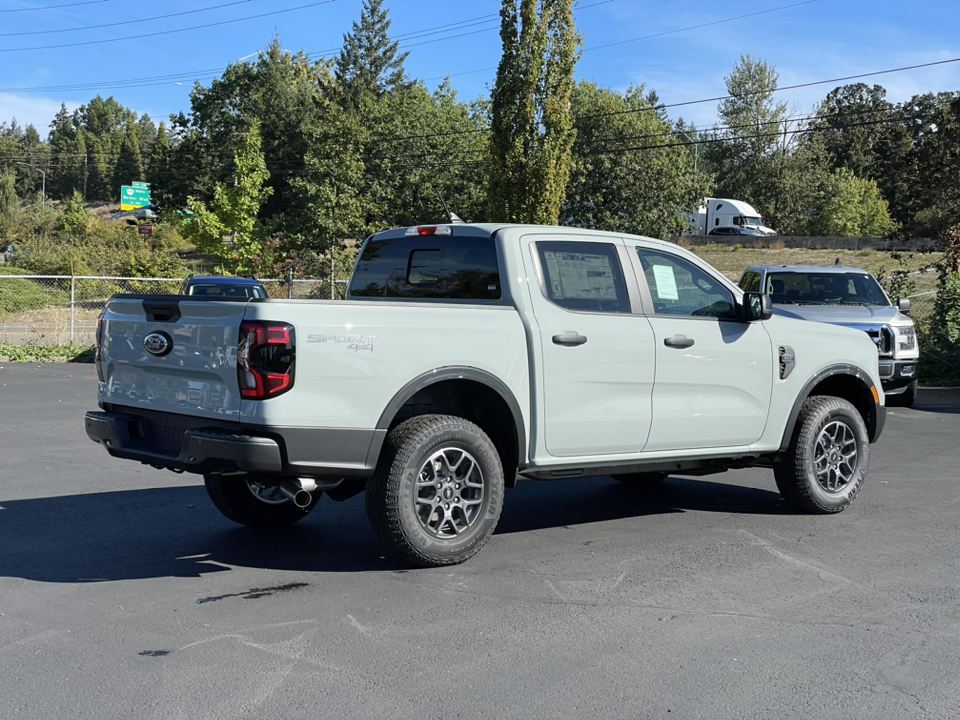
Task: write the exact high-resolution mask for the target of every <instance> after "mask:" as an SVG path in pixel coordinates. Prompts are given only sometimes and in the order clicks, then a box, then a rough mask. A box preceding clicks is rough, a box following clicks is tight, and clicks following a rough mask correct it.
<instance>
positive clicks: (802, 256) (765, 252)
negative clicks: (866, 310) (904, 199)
mask: <svg viewBox="0 0 960 720" xmlns="http://www.w3.org/2000/svg"><path fill="white" fill-rule="evenodd" d="M781 244H782V241H781ZM688 249H689V250H690V251H691V252H693V253H696V255H698V256H699V257H701V258H703V259H704V260H706V261H707V262H708V263H710V264H711V265H713V266H714V267H715V268H716V269H717V270H719V271H720V272H722V273H723V274H724V275H726V276H727V277H728V278H730V279H731V280H733V281H734V282H737V281H738V280H740V276H741V275H743V271H744V270H746V269H747V268H748V267H751V266H753V265H833V264H838V265H849V266H850V267H859V268H863V269H864V270H868V271H869V272H871V273H873V274H874V275H878V274H879V273H881V272H882V271H886V272H890V271H891V270H906V271H908V272H919V271H922V270H924V269H925V268H929V267H930V266H931V265H933V264H934V263H935V262H936V261H937V260H939V259H940V258H941V256H942V255H943V253H940V252H925V253H919V252H918V253H900V255H901V257H903V259H904V262H905V263H906V264H905V265H903V266H901V265H899V264H898V263H897V261H895V260H893V259H892V258H891V256H890V253H887V252H877V251H873V252H869V253H865V252H864V251H863V250H829V249H827V250H819V249H810V248H784V247H779V248H772V247H771V248H752V247H742V246H737V249H736V251H734V252H732V251H731V249H730V248H729V247H728V246H726V245H695V246H692V247H689V248H688ZM837 260H839V262H837ZM914 277H915V279H916V281H917V289H918V291H920V290H925V289H927V288H926V287H924V286H925V285H927V284H929V285H931V286H932V287H935V286H936V282H937V274H936V272H934V271H930V272H926V273H922V274H920V275H917V276H914ZM927 279H928V280H929V283H927V282H924V281H925V280H927ZM931 289H932V288H931Z"/></svg>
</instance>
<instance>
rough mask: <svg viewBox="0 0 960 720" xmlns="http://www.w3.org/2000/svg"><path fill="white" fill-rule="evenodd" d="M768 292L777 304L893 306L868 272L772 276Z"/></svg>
mask: <svg viewBox="0 0 960 720" xmlns="http://www.w3.org/2000/svg"><path fill="white" fill-rule="evenodd" d="M766 292H767V294H768V295H770V299H771V300H773V302H774V303H826V304H838V303H847V304H856V305H882V306H885V307H889V305H890V300H889V299H888V298H887V296H886V294H885V293H884V292H883V288H881V287H880V283H878V282H877V281H876V279H875V278H874V277H873V275H870V274H869V273H853V272H850V273H818V272H809V273H801V272H782V273H770V274H769V275H767V287H766Z"/></svg>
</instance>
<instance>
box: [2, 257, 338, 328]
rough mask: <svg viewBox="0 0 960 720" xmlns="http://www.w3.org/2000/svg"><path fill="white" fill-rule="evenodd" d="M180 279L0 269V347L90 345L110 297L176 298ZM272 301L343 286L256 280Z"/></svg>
mask: <svg viewBox="0 0 960 720" xmlns="http://www.w3.org/2000/svg"><path fill="white" fill-rule="evenodd" d="M183 280H184V278H132V277H93V276H86V275H10V274H4V272H3V269H2V268H0V344H8V345H21V346H26V345H41V346H43V345H93V343H94V334H95V333H96V329H97V316H98V315H99V314H100V312H101V311H102V310H103V307H104V305H105V304H106V302H107V300H109V299H110V296H111V295H114V294H116V293H136V294H142V295H176V294H177V293H179V292H180V287H181V285H182V284H183ZM260 282H262V283H263V286H264V287H265V288H266V290H267V293H268V294H269V295H270V297H272V298H294V299H301V300H321V299H327V300H329V299H331V298H333V299H342V298H343V297H345V295H346V281H345V280H337V281H335V282H333V283H332V284H331V282H330V280H301V279H294V280H291V281H288V280H283V279H266V280H261V281H260Z"/></svg>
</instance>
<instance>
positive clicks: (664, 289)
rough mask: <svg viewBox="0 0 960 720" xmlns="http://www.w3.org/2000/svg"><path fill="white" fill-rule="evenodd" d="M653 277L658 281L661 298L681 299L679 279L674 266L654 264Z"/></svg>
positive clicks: (658, 293) (658, 291)
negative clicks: (675, 275) (676, 276)
mask: <svg viewBox="0 0 960 720" xmlns="http://www.w3.org/2000/svg"><path fill="white" fill-rule="evenodd" d="M653 277H654V279H655V280H656V281H657V295H658V296H659V297H660V299H661V300H679V299H680V293H679V292H677V279H676V278H675V277H674V276H673V268H672V267H670V266H669V265H654V266H653Z"/></svg>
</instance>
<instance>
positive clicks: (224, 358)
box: [100, 295, 246, 421]
mask: <svg viewBox="0 0 960 720" xmlns="http://www.w3.org/2000/svg"><path fill="white" fill-rule="evenodd" d="M245 307H246V302H229V301H219V302H208V301H201V300H190V299H187V298H186V297H184V296H176V295H167V296H157V295H154V296H143V295H139V296H137V295H127V296H124V295H118V296H114V297H113V298H112V299H111V300H110V302H109V303H108V304H107V308H106V310H105V311H104V314H103V317H102V326H101V330H100V332H101V348H100V358H101V369H102V372H103V381H102V384H101V387H100V391H101V392H100V398H101V401H102V402H103V403H108V404H115V405H121V406H125V407H130V408H140V409H143V410H155V411H162V412H172V413H178V414H182V415H190V416H194V417H206V418H210V419H216V420H220V421H238V420H239V414H240V392H239V385H238V380H237V340H238V336H239V332H240V323H241V322H242V320H243V314H244V309H245Z"/></svg>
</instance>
